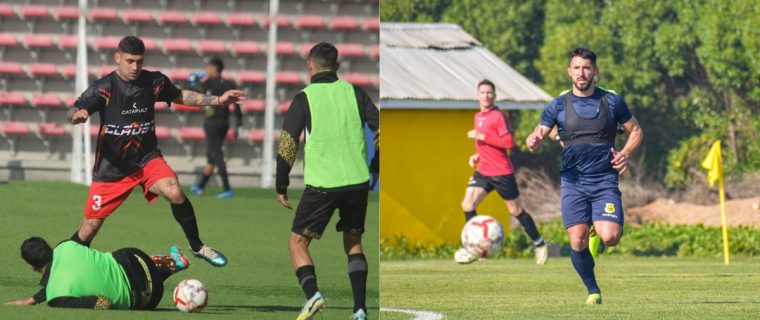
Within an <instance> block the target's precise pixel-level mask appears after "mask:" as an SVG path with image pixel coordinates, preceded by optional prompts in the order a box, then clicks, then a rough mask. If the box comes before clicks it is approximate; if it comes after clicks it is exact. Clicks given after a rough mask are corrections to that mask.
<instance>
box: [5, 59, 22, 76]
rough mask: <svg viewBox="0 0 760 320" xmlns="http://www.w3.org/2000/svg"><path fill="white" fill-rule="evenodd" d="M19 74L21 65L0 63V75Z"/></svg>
mask: <svg viewBox="0 0 760 320" xmlns="http://www.w3.org/2000/svg"><path fill="white" fill-rule="evenodd" d="M21 73H22V69H21V64H19V63H16V62H0V75H11V76H17V75H20V74H21Z"/></svg>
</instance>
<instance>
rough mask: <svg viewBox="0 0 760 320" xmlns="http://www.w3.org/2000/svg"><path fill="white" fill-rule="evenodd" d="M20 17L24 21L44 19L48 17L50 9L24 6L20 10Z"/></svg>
mask: <svg viewBox="0 0 760 320" xmlns="http://www.w3.org/2000/svg"><path fill="white" fill-rule="evenodd" d="M18 16H19V17H20V18H22V19H30V18H32V19H44V18H47V17H48V9H47V7H46V6H37V5H28V6H22V7H21V8H19V9H18Z"/></svg>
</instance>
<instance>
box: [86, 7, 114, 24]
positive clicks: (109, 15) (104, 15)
mask: <svg viewBox="0 0 760 320" xmlns="http://www.w3.org/2000/svg"><path fill="white" fill-rule="evenodd" d="M116 18H117V14H116V9H114V8H106V7H95V8H92V9H90V20H91V21H94V22H107V21H114V20H116Z"/></svg>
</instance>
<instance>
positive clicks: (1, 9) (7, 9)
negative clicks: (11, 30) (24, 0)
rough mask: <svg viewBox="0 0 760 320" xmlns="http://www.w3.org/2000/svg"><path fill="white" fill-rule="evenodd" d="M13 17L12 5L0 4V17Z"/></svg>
mask: <svg viewBox="0 0 760 320" xmlns="http://www.w3.org/2000/svg"><path fill="white" fill-rule="evenodd" d="M13 15H14V13H13V6H12V5H9V4H2V3H0V17H12V16H13Z"/></svg>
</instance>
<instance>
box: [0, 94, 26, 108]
mask: <svg viewBox="0 0 760 320" xmlns="http://www.w3.org/2000/svg"><path fill="white" fill-rule="evenodd" d="M0 105H5V106H24V105H26V97H24V95H23V94H21V93H18V92H7V91H0Z"/></svg>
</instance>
